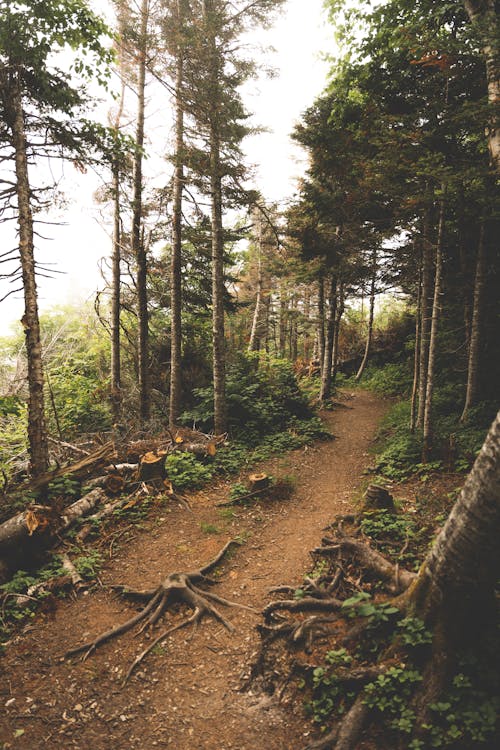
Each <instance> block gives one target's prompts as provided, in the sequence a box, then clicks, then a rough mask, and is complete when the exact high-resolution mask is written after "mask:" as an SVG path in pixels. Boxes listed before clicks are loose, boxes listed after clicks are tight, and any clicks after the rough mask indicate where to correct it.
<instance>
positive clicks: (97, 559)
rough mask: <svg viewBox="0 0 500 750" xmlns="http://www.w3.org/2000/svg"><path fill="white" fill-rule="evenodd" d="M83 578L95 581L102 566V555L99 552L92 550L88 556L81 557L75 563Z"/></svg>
mask: <svg viewBox="0 0 500 750" xmlns="http://www.w3.org/2000/svg"><path fill="white" fill-rule="evenodd" d="M73 564H74V566H75V568H76V570H77V571H78V573H79V574H80V575H81V577H82V578H83V579H84V580H86V581H90V580H92V579H94V578H95V577H96V576H97V575H98V573H99V571H100V569H101V566H102V555H101V553H100V552H99V551H98V550H90V551H89V552H87V554H86V555H80V557H77V558H76V559H75V560H74V562H73Z"/></svg>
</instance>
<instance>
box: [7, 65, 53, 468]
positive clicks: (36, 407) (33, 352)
mask: <svg viewBox="0 0 500 750" xmlns="http://www.w3.org/2000/svg"><path fill="white" fill-rule="evenodd" d="M11 80H12V84H11V87H10V93H11V98H10V101H9V102H8V103H7V107H6V109H7V116H8V118H9V122H8V125H9V127H10V130H11V133H12V145H13V148H14V154H15V170H16V192H17V208H18V227H19V257H20V261H21V272H22V278H23V289H24V315H23V317H22V319H21V323H22V324H23V328H24V335H25V340H26V355H27V360H28V392H29V399H28V442H29V455H30V468H31V474H32V476H34V477H37V476H39V475H41V474H44V473H45V472H46V470H47V467H48V463H49V454H48V443H47V430H46V424H45V409H44V396H43V382H44V375H43V362H42V344H41V340H40V322H39V318H38V297H37V287H36V267H35V257H34V242H33V215H32V211H31V188H30V182H29V174H28V159H27V153H26V135H25V132H24V112H23V104H22V96H21V85H20V82H19V78H18V74H17V73H13V74H12V78H11Z"/></svg>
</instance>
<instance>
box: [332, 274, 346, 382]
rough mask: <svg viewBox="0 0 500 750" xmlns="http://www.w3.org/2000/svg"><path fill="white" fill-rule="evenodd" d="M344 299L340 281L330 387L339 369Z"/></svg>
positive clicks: (341, 281) (342, 285)
mask: <svg viewBox="0 0 500 750" xmlns="http://www.w3.org/2000/svg"><path fill="white" fill-rule="evenodd" d="M344 303H345V299H344V282H343V280H342V279H340V281H339V283H338V301H337V315H336V317H335V334H334V337H333V355H332V360H333V370H332V386H334V385H335V380H336V378H337V372H338V367H339V358H340V352H339V336H340V325H341V323H342V316H343V315H344V310H345V304H344Z"/></svg>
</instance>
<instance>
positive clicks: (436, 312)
mask: <svg viewBox="0 0 500 750" xmlns="http://www.w3.org/2000/svg"><path fill="white" fill-rule="evenodd" d="M444 213H445V204H444V199H441V203H440V208H439V225H438V237H437V247H436V271H435V279H434V300H433V304H432V320H431V334H430V339H429V360H428V363H427V387H426V391H425V410H424V430H423V452H422V461H423V462H424V463H426V462H427V461H428V460H429V456H430V454H431V450H432V398H433V394H434V375H435V366H436V352H437V334H438V325H439V316H440V310H441V288H442V275H443V235H444Z"/></svg>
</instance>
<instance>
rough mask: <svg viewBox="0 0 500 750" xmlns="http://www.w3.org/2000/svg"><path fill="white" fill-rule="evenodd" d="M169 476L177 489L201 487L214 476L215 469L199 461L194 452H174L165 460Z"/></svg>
mask: <svg viewBox="0 0 500 750" xmlns="http://www.w3.org/2000/svg"><path fill="white" fill-rule="evenodd" d="M165 469H166V471H167V477H168V478H169V479H170V481H171V482H172V484H173V485H174V487H175V489H177V490H185V489H188V488H189V489H192V490H195V489H199V488H200V487H202V486H203V485H204V484H205V483H206V482H209V481H210V480H211V479H212V476H213V469H211V468H210V467H209V466H206V465H205V464H203V463H202V462H201V461H199V460H198V459H197V458H196V457H195V456H193V454H192V453H172V454H171V455H170V456H167V459H166V461H165Z"/></svg>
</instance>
